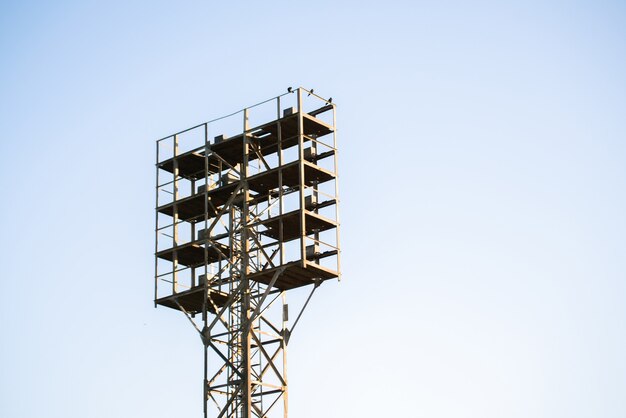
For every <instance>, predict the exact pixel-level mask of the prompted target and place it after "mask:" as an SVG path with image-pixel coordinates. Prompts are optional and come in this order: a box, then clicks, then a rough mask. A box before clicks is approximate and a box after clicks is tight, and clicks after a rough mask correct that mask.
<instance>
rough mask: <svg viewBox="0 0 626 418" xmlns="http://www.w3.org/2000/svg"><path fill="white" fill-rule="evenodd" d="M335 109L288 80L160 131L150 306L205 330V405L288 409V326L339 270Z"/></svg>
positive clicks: (213, 409)
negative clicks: (224, 109) (291, 308)
mask: <svg viewBox="0 0 626 418" xmlns="http://www.w3.org/2000/svg"><path fill="white" fill-rule="evenodd" d="M335 120H336V115H335V105H334V104H333V103H332V100H331V99H324V98H322V97H320V96H317V95H316V94H314V93H313V92H312V91H308V90H305V89H303V88H298V89H295V90H292V89H289V92H288V93H286V94H283V95H281V96H278V97H275V98H273V99H270V100H267V101H264V102H262V103H259V104H257V105H254V106H251V107H249V108H246V109H243V110H241V111H239V112H236V113H233V114H231V115H228V116H225V117H222V118H218V119H215V120H213V121H210V122H206V123H203V124H201V125H198V126H195V127H192V128H189V129H186V130H184V131H181V132H179V133H176V134H174V135H171V136H168V137H166V138H162V139H160V140H158V141H157V164H156V167H157V170H156V171H157V184H156V230H155V232H156V244H155V245H156V248H155V255H156V257H155V306H156V305H161V306H165V307H169V308H173V309H176V310H179V311H181V312H183V313H184V314H185V315H186V316H187V318H188V319H189V322H190V323H191V324H192V325H193V326H194V327H195V329H196V330H197V331H198V333H199V334H200V337H201V340H202V343H203V345H204V385H203V402H204V416H205V417H209V416H211V417H212V416H215V417H234V418H251V417H272V416H280V415H281V414H282V416H283V417H287V416H288V407H287V374H286V372H287V344H288V343H289V338H290V336H291V334H292V332H293V329H294V327H295V326H296V325H297V323H298V321H299V320H300V317H301V315H302V313H303V311H304V309H305V308H306V306H307V305H308V303H309V301H310V300H311V297H312V296H313V294H314V293H315V291H316V289H317V288H318V287H319V286H320V284H321V283H323V282H324V281H326V280H330V279H335V278H337V279H338V278H339V277H340V249H339V212H338V206H337V203H338V201H339V196H338V184H337V138H336V129H335ZM210 138H214V139H213V140H211V139H210ZM295 289H299V290H295ZM303 289H304V291H305V293H301V292H302V291H303ZM307 289H308V290H307ZM287 291H290V292H291V293H293V292H298V295H299V299H298V298H296V300H298V302H299V303H298V305H299V306H298V308H297V309H296V312H298V313H297V314H296V315H295V319H294V320H293V321H290V320H289V313H288V305H287Z"/></svg>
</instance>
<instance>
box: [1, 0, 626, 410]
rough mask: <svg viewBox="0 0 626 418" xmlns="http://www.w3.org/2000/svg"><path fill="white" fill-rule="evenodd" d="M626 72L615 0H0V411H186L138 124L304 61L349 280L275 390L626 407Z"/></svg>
mask: <svg viewBox="0 0 626 418" xmlns="http://www.w3.org/2000/svg"><path fill="white" fill-rule="evenodd" d="M218 3H220V4H219V5H218ZM213 4H215V5H213ZM625 74H626V6H625V5H624V4H623V3H621V2H618V1H598V0H596V1H549V2H547V1H519V2H504V1H503V2H495V1H494V2H489V1H477V2H463V1H445V2H435V1H432V2H420V1H407V2H402V1H385V2H367V1H344V2H333V1H323V0H320V1H315V2H308V3H304V2H295V1H289V2H288V1H266V2H244V1H236V2H208V1H204V2H200V1H179V2H166V1H106V2H96V1H57V2H36V1H3V2H2V3H1V4H0V128H1V132H2V139H1V140H0V158H1V161H2V164H0V190H2V192H3V193H2V196H3V197H2V199H1V204H0V230H1V231H2V234H0V263H1V265H2V272H1V274H0V283H1V289H2V292H1V293H0V318H1V321H0V416H2V417H7V418H26V417H29V418H30V417H46V418H79V417H80V418H86V417H88V418H92V417H93V418H109V417H133V418H135V417H151V418H161V417H163V418H165V417H167V418H171V417H173V416H176V417H199V416H201V411H202V405H201V396H202V395H201V391H202V384H201V379H202V363H201V362H202V357H201V353H202V345H201V343H200V340H199V338H198V337H197V335H196V334H195V331H193V329H192V328H191V327H190V326H189V324H188V323H187V321H186V319H185V318H184V316H182V315H181V314H178V313H176V312H174V311H171V310H168V309H164V308H160V309H154V308H153V304H152V297H153V294H152V289H153V262H154V261H153V251H154V233H153V228H154V165H153V164H154V158H155V155H154V148H155V146H154V141H155V140H156V139H158V138H161V137H163V136H166V135H168V134H170V133H173V132H175V131H178V130H181V129H184V128H187V127H189V126H191V125H195V124H197V123H200V122H204V121H206V120H209V119H212V118H214V117H217V116H221V115H223V114H226V113H230V112H233V111H236V110H238V109H241V108H243V107H245V106H247V105H250V104H253V103H256V102H258V101H260V100H264V99H267V98H269V97H272V96H276V95H278V94H281V93H283V92H284V91H285V89H286V88H287V86H298V85H302V86H303V87H306V88H314V89H315V91H316V93H319V94H320V95H322V96H332V97H333V98H334V101H335V102H336V103H337V105H338V126H339V131H338V140H339V144H340V152H339V158H340V159H339V162H340V177H341V180H340V193H341V199H342V202H341V213H342V214H341V220H342V246H343V259H342V262H343V280H342V282H341V283H339V284H337V283H327V284H324V286H322V288H320V291H319V293H317V295H316V297H315V298H314V300H313V302H312V304H311V307H310V308H309V309H308V311H307V312H306V314H305V316H304V317H303V320H302V321H301V323H300V324H299V325H298V330H297V331H296V333H295V334H294V337H293V338H292V340H291V342H290V347H289V382H290V394H289V399H290V410H291V414H292V416H293V417H297V418H319V417H329V418H331V417H341V418H344V417H366V418H370V417H372V418H373V417H376V418H380V417H394V416H397V417H420V418H422V417H423V418H502V417H506V418H531V417H532V418H555V417H564V418H583V417H584V418H592V417H593V418H596V417H603V418H618V417H620V418H621V417H624V416H626V396H625V394H626V355H625V353H626V303H625V302H626V257H625V255H626V217H625V213H626V195H625V191H626V164H625V163H626V77H625Z"/></svg>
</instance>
